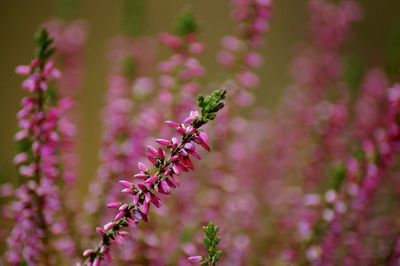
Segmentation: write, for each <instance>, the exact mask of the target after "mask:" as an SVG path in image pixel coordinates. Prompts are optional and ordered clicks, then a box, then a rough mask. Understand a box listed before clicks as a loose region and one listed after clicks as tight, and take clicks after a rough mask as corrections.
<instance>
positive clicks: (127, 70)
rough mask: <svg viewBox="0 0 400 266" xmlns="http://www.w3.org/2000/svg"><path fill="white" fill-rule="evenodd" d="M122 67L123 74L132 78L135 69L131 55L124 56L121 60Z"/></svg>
mask: <svg viewBox="0 0 400 266" xmlns="http://www.w3.org/2000/svg"><path fill="white" fill-rule="evenodd" d="M122 68H123V72H124V76H125V77H127V78H128V79H133V77H134V76H135V71H136V64H135V59H134V58H133V57H132V56H130V57H127V58H125V59H124V60H123V61H122Z"/></svg>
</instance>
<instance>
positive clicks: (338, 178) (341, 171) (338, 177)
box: [332, 164, 347, 191]
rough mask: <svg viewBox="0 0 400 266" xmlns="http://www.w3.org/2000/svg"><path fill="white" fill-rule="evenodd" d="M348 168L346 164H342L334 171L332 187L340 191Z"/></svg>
mask: <svg viewBox="0 0 400 266" xmlns="http://www.w3.org/2000/svg"><path fill="white" fill-rule="evenodd" d="M346 175H347V169H346V166H345V165H344V164H340V165H339V166H338V167H337V168H336V169H335V171H334V173H333V179H332V188H333V189H334V190H335V191H339V190H340V188H341V186H342V184H343V181H344V180H345V179H346Z"/></svg>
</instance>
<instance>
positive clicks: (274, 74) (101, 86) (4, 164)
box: [0, 0, 400, 195]
mask: <svg viewBox="0 0 400 266" xmlns="http://www.w3.org/2000/svg"><path fill="white" fill-rule="evenodd" d="M62 2H63V1H54V0H37V1H26V0H24V1H14V0H2V1H1V3H0V35H1V36H2V37H1V42H0V121H1V124H0V147H1V156H0V178H1V181H0V182H1V183H4V182H7V181H10V180H13V179H14V177H15V176H16V170H15V167H14V166H13V164H12V158H13V156H14V154H15V152H14V142H13V135H14V134H15V132H16V128H17V127H16V126H17V125H16V124H17V123H16V118H15V114H16V112H17V111H18V110H19V108H20V100H21V98H22V97H23V95H24V92H23V90H22V89H20V83H21V81H22V78H21V77H19V76H17V75H15V74H14V69H15V67H16V66H17V65H20V64H27V63H29V62H30V60H31V58H32V55H33V48H34V43H33V39H32V37H33V35H34V33H35V31H36V30H37V29H38V28H39V26H40V25H41V24H42V23H44V22H46V21H48V20H49V19H51V18H54V17H59V16H60V6H61V5H62V4H63V3H62ZM64 2H65V1H64ZM122 2H123V1H106V0H81V1H78V0H76V3H75V7H76V8H75V10H74V12H73V14H72V17H73V18H81V19H84V20H86V21H87V22H88V24H89V25H90V28H89V37H88V42H87V47H86V59H85V60H86V63H85V70H86V71H85V76H84V84H83V89H82V90H81V92H80V94H79V96H78V108H80V110H81V118H80V119H81V121H80V125H79V133H78V134H79V149H80V156H81V163H80V164H79V165H80V181H79V182H81V185H80V189H81V190H80V193H79V194H80V195H82V194H85V191H86V189H87V186H86V184H87V183H88V182H89V181H90V180H91V179H92V178H93V177H94V176H95V174H96V167H97V165H98V155H97V154H98V148H99V144H100V135H101V121H100V111H101V108H102V106H103V103H104V93H105V89H106V85H107V82H106V81H107V69H108V65H107V61H106V53H107V44H108V41H109V40H110V38H112V37H113V36H116V35H118V34H120V33H121V29H122V27H121V24H122V17H123V13H124V10H123V9H124V6H123V4H122ZM274 2H275V3H274V15H273V17H274V18H273V22H272V27H271V32H270V33H269V35H268V43H267V46H266V47H265V48H263V51H262V53H263V55H264V57H265V62H266V63H265V64H264V66H263V68H262V69H261V70H260V72H259V74H260V76H261V79H262V82H261V86H260V89H259V90H258V91H257V94H258V96H259V97H257V102H258V104H259V105H263V106H267V107H268V108H269V110H271V111H273V109H274V107H275V106H277V104H278V103H279V101H280V98H281V95H282V94H283V92H284V90H285V88H286V87H287V86H288V85H289V84H290V75H289V71H288V70H289V67H290V62H291V59H292V58H293V57H294V56H295V55H296V47H298V45H299V44H301V43H302V42H304V41H306V38H307V15H306V1H305V0H295V1H294V0H276V1H274ZM360 2H361V5H362V7H363V9H364V20H363V21H362V23H359V24H357V25H356V28H355V34H354V35H353V39H352V41H351V43H350V45H349V48H348V51H347V54H348V60H349V61H351V62H355V64H358V65H361V66H364V67H367V66H372V65H375V64H379V65H385V66H387V68H390V67H391V66H392V65H393V64H395V63H396V62H393V61H396V60H397V59H398V58H399V57H398V56H397V55H393V54H390V53H391V52H392V50H393V49H391V47H393V46H394V47H396V44H399V46H397V49H398V48H399V47H400V43H399V41H398V40H399V37H398V36H399V34H398V32H399V30H396V29H399V27H397V26H398V25H400V23H399V22H400V16H399V13H398V11H399V10H400V1H398V0H381V1H367V0H363V1H360ZM188 5H189V6H191V7H192V9H193V10H194V12H195V14H196V16H197V17H198V19H199V20H200V23H201V35H200V38H201V39H202V40H203V41H204V42H205V43H207V46H208V50H207V53H206V55H204V56H203V57H202V60H203V63H204V65H206V66H208V72H209V75H208V78H209V79H210V80H209V81H211V82H220V81H221V79H222V78H223V77H224V73H223V71H216V70H220V68H219V67H218V66H217V65H216V63H215V62H216V61H215V54H216V52H217V51H218V49H219V47H220V44H219V41H220V38H221V36H223V35H225V34H227V33H230V32H232V30H233V26H232V21H231V19H230V17H229V9H228V6H229V3H228V1H227V0H219V1H215V0H197V1H195V0H193V1H188V0H168V1H165V0H148V1H146V7H145V20H144V26H143V29H142V32H143V34H145V35H149V36H152V37H154V38H156V37H157V36H158V33H159V32H163V31H170V30H171V28H172V25H173V24H172V22H173V18H174V16H175V15H176V13H177V12H179V10H181V9H182V8H184V7H186V6H188ZM389 43H390V45H389ZM399 50H400V49H399ZM159 56H160V57H163V54H160V55H159ZM387 58H391V60H387ZM397 61H398V60H397Z"/></svg>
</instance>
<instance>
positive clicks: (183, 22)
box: [175, 9, 199, 37]
mask: <svg viewBox="0 0 400 266" xmlns="http://www.w3.org/2000/svg"><path fill="white" fill-rule="evenodd" d="M175 31H176V32H177V34H179V35H180V36H182V37H185V36H187V35H190V34H192V33H197V32H198V31H199V24H198V23H197V20H196V18H195V16H194V14H193V12H192V11H191V10H189V9H186V10H184V11H182V12H181V13H180V14H179V15H178V17H177V18H176V24H175Z"/></svg>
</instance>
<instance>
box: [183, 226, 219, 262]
mask: <svg viewBox="0 0 400 266" xmlns="http://www.w3.org/2000/svg"><path fill="white" fill-rule="evenodd" d="M203 231H204V234H205V237H204V238H203V242H204V246H205V247H206V249H207V252H208V257H203V256H191V257H189V258H188V260H189V261H191V262H196V263H199V264H200V265H201V266H215V265H217V263H218V261H219V260H220V258H221V256H222V251H221V250H218V249H217V248H218V244H219V242H220V241H221V239H220V238H219V237H218V236H217V233H218V231H219V227H218V226H216V225H215V224H213V222H210V223H208V225H207V226H204V227H203Z"/></svg>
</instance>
